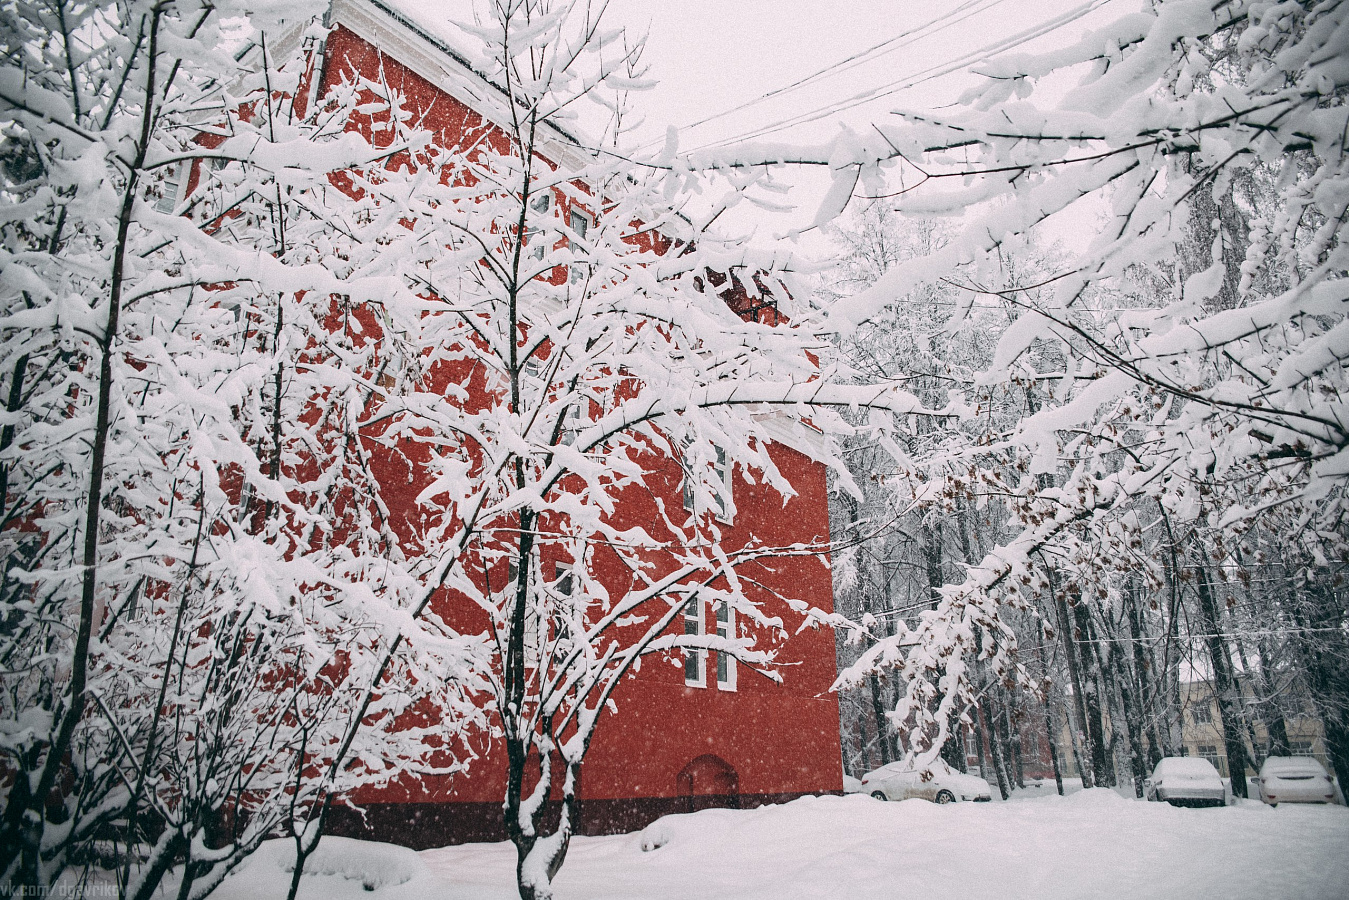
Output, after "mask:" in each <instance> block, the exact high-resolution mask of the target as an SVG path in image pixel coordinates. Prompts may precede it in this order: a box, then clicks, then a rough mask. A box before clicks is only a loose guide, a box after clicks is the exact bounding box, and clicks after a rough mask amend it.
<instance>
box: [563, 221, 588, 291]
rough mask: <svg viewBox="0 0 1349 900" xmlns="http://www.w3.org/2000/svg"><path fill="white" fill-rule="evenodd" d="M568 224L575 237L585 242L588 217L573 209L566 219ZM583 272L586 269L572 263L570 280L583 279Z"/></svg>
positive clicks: (581, 265)
mask: <svg viewBox="0 0 1349 900" xmlns="http://www.w3.org/2000/svg"><path fill="white" fill-rule="evenodd" d="M568 223H569V224H570V225H571V230H572V231H574V232H576V236H577V237H579V238H580V239H581V240H585V237H586V235H587V234H588V233H589V232H590V219H589V217H587V216H586V214H585V213H583V212H581V211H580V210H579V209H573V210H572V211H571V217H570V218H569V219H568ZM585 270H586V267H585V266H584V265H583V264H580V263H573V264H572V267H571V280H572V281H580V280H581V279H582V278H584V277H585Z"/></svg>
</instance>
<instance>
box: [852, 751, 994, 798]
mask: <svg viewBox="0 0 1349 900" xmlns="http://www.w3.org/2000/svg"><path fill="white" fill-rule="evenodd" d="M925 774H927V776H928V777H927V778H926V779H925V778H924V775H925ZM862 789H863V790H864V791H866V792H867V793H868V794H870V795H871V796H873V797H875V798H876V799H877V800H911V799H914V798H917V799H920V800H931V801H932V802H933V803H954V802H956V801H957V800H972V801H974V802H975V803H987V802H988V801H989V800H992V799H993V797H992V795H991V794H990V793H989V788H988V782H987V781H984V780H983V779H982V778H975V777H974V776H973V775H964V774H962V773H960V772H957V771H955V770H954V769H952V768H951V767H950V766H948V765H947V764H946V763H944V762H943V761H941V760H940V759H939V760H936V761H934V762H933V763H932V764H931V765H930V766H929V767H928V768H927V771H926V773H924V772H922V771H919V770H916V769H914V768H913V766H912V765H911V764H907V763H905V762H903V761H902V760H901V761H900V762H892V763H890V764H889V765H886V766H881V767H880V768H879V769H874V770H872V771H870V772H868V773H866V774H865V775H863V776H862Z"/></svg>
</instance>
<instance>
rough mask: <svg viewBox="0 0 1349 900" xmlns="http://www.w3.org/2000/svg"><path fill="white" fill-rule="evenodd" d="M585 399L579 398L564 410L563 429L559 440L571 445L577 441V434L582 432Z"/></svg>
mask: <svg viewBox="0 0 1349 900" xmlns="http://www.w3.org/2000/svg"><path fill="white" fill-rule="evenodd" d="M584 402H585V401H583V400H577V401H576V402H574V403H572V404H570V405H569V406H568V407H567V408H566V409H565V410H563V412H562V431H561V433H560V434H559V435H558V442H559V443H562V444H567V445H569V446H570V445H571V444H572V443H574V442H575V441H576V435H578V434H580V432H581V404H582V403H584Z"/></svg>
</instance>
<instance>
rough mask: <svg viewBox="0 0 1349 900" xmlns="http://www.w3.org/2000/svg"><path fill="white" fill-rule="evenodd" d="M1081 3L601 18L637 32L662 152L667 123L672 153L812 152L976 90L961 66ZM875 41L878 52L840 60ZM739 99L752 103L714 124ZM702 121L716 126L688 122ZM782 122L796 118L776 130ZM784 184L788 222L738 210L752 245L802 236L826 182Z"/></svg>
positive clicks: (683, 9) (703, 3) (713, 3)
mask: <svg viewBox="0 0 1349 900" xmlns="http://www.w3.org/2000/svg"><path fill="white" fill-rule="evenodd" d="M1085 5H1086V3H1084V0H930V2H917V0H888V2H884V0H835V2H809V0H720V2H719V0H682V2H678V3H653V2H651V0H610V4H609V16H610V18H611V21H612V23H613V24H621V25H624V26H626V27H627V28H628V29H630V30H632V31H637V32H640V31H642V30H646V31H647V33H648V45H647V56H646V60H647V62H648V63H649V64H650V67H651V68H650V75H651V77H652V78H654V79H655V80H656V81H657V82H658V86H657V87H656V88H655V89H653V90H651V91H647V92H643V93H641V94H638V95H636V96H635V98H634V100H635V102H636V105H637V106H638V108H639V109H640V110H641V111H642V112H643V113H644V114H645V116H646V122H645V124H644V126H643V129H642V131H640V132H639V134H641V135H642V137H643V138H644V139H646V140H652V141H655V142H658V143H663V141H664V137H665V130H666V127H667V126H668V125H674V126H676V127H678V128H679V131H680V147H681V149H685V150H688V149H694V148H697V147H700V146H704V145H706V144H709V143H714V142H720V141H727V140H733V139H735V138H737V137H740V136H744V135H753V134H755V133H757V132H761V131H763V130H765V129H772V130H769V131H767V132H766V133H764V134H762V135H761V136H760V137H758V139H759V140H765V141H774V142H778V141H785V142H791V143H816V142H822V141H827V140H829V139H830V138H831V137H833V135H834V134H835V133H836V132H837V130H838V128H839V127H840V125H841V124H844V123H846V124H847V125H849V126H850V127H852V128H854V129H857V130H863V129H865V128H867V127H868V125H869V123H871V122H875V121H882V120H884V118H885V117H886V116H887V115H888V114H889V112H890V111H891V110H893V109H895V108H899V107H902V108H905V109H925V110H933V109H938V108H940V107H942V106H943V105H946V104H950V103H952V102H953V101H954V100H955V99H956V98H957V97H958V96H959V95H960V93H961V91H963V90H964V89H965V88H967V87H968V86H970V85H971V84H972V83H974V80H975V76H971V75H970V74H969V73H968V72H967V71H966V68H965V66H960V65H958V64H959V63H960V62H961V61H972V60H973V59H977V58H979V57H980V56H982V55H983V54H981V53H980V51H981V50H985V49H986V48H988V47H990V46H992V45H995V44H997V43H998V42H1001V41H1005V40H1007V39H1008V38H1010V37H1012V36H1014V35H1017V34H1020V33H1021V32H1023V31H1026V30H1027V29H1031V28H1033V27H1034V26H1037V25H1039V24H1040V23H1042V22H1046V21H1049V20H1051V19H1052V18H1054V17H1055V16H1058V15H1061V14H1064V13H1066V12H1068V11H1071V10H1074V9H1076V8H1079V7H1082V6H1085ZM1138 5H1139V3H1138V0H1096V7H1097V8H1096V9H1095V11H1093V12H1091V13H1088V14H1087V15H1085V16H1083V17H1082V18H1080V19H1078V20H1076V21H1074V22H1071V23H1070V24H1067V25H1065V26H1063V27H1061V28H1059V29H1058V30H1056V31H1055V32H1053V33H1052V34H1050V35H1048V36H1046V37H1042V38H1039V39H1037V40H1034V41H1031V42H1029V43H1026V44H1024V45H1022V46H1020V47H1017V48H1016V49H1014V50H1012V51H1011V52H1027V51H1036V50H1046V49H1052V48H1053V47H1055V46H1062V45H1064V44H1067V43H1071V42H1073V41H1076V40H1077V39H1078V38H1079V37H1081V35H1082V34H1083V33H1084V32H1085V31H1087V30H1088V29H1089V28H1090V27H1092V26H1098V25H1100V24H1102V23H1103V22H1104V21H1108V20H1109V19H1111V18H1114V17H1116V16H1119V15H1121V14H1123V13H1126V12H1130V11H1133V10H1134V9H1137V8H1138ZM883 42H889V43H887V44H886V45H885V46H884V47H882V48H881V49H879V50H878V51H876V52H875V53H873V54H872V55H870V56H864V57H863V58H861V59H858V60H856V61H855V62H852V63H849V62H847V61H849V60H850V59H851V58H852V57H854V56H856V55H858V54H864V53H865V52H866V51H868V50H870V49H871V48H873V47H876V46H877V45H880V44H882V43H883ZM839 63H844V64H845V65H844V66H841V67H836V68H835V69H834V70H833V71H831V73H830V74H829V75H827V76H825V77H822V78H819V79H817V80H815V81H813V82H812V83H810V84H807V85H805V86H802V87H798V88H790V89H789V90H788V91H787V92H785V93H782V94H779V95H777V96H775V97H771V98H769V99H766V100H764V99H762V98H763V95H764V94H767V93H769V92H771V91H775V90H778V89H782V88H789V86H791V85H793V84H794V83H796V82H798V81H800V80H801V79H804V78H807V77H808V76H811V75H813V74H815V73H816V72H817V71H819V70H821V69H825V68H827V67H830V66H835V64H839ZM952 68H954V71H949V72H948V71H945V70H947V69H952ZM868 92H873V94H882V96H872V99H869V100H865V102H859V103H857V104H856V105H854V106H853V107H852V108H851V109H847V110H845V111H841V112H837V113H832V114H827V115H823V116H814V115H813V113H814V112H815V111H816V110H820V109H822V108H828V107H830V106H831V105H834V104H838V103H840V102H841V101H849V100H850V99H853V98H856V99H858V100H864V99H865V96H867V95H868ZM742 104H749V105H748V106H746V107H745V108H742V109H739V110H738V111H736V112H734V113H731V114H728V115H719V114H722V113H726V112H727V111H729V110H732V109H735V108H737V107H740V106H741V105H742ZM803 114H804V115H803ZM712 116H718V117H717V118H713V119H712V120H711V121H707V122H705V123H703V124H696V123H699V122H701V121H702V120H704V119H707V118H708V117H712ZM793 117H801V118H803V119H805V121H801V122H799V123H798V124H795V125H791V126H790V127H785V128H783V127H781V125H782V124H783V123H784V121H786V120H790V119H791V118H793ZM789 180H791V181H792V182H794V183H796V184H797V187H796V188H795V189H794V190H793V193H792V195H791V197H790V199H791V201H792V202H794V203H796V204H797V205H798V207H799V212H798V213H796V214H793V215H791V216H788V217H782V216H775V217H770V216H768V214H764V213H752V214H751V213H747V214H746V215H754V216H757V217H759V218H758V220H757V221H754V222H753V227H755V230H756V231H757V233H758V235H759V237H760V238H761V239H762V238H765V237H768V236H770V235H771V234H781V233H784V232H787V231H790V230H791V229H792V228H794V227H800V226H801V225H804V224H805V223H806V222H808V221H809V220H810V219H811V218H812V217H813V215H814V212H815V208H816V206H817V204H818V200H819V197H820V196H821V195H822V193H823V190H824V187H825V184H826V179H825V177H824V176H823V174H822V173H811V174H802V175H800V176H797V177H793V178H790V179H789ZM1088 217H1089V216H1088ZM735 224H741V225H744V224H749V223H747V222H746V223H735ZM1078 233H1079V234H1080V233H1081V230H1080V229H1078ZM802 249H804V250H807V251H808V252H809V251H818V250H819V249H820V244H819V242H818V241H816V240H811V239H807V240H806V241H805V242H804V245H803V248H802Z"/></svg>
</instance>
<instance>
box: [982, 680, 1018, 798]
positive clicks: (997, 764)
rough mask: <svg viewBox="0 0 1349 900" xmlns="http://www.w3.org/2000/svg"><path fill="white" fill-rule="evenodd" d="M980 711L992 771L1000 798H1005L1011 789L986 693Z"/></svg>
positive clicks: (995, 724)
mask: <svg viewBox="0 0 1349 900" xmlns="http://www.w3.org/2000/svg"><path fill="white" fill-rule="evenodd" d="M979 705H980V711H981V712H982V714H983V717H984V722H985V724H986V726H987V728H988V743H989V747H988V749H989V753H990V755H991V756H992V757H993V771H994V772H995V773H996V774H997V778H998V792H999V793H1001V794H1002V799H1004V800H1006V799H1007V798H1008V797H1010V796H1011V789H1010V788H1009V786H1008V784H1007V769H1006V768H1005V766H1004V765H1003V758H1002V747H1001V746H1000V745H1001V741H1000V740H999V738H998V727H997V720H996V719H995V718H994V716H993V712H992V710H991V709H990V708H989V707H990V703H989V700H988V697H987V695H985V696H984V698H983V700H982V701H981V702H980V704H979Z"/></svg>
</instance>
